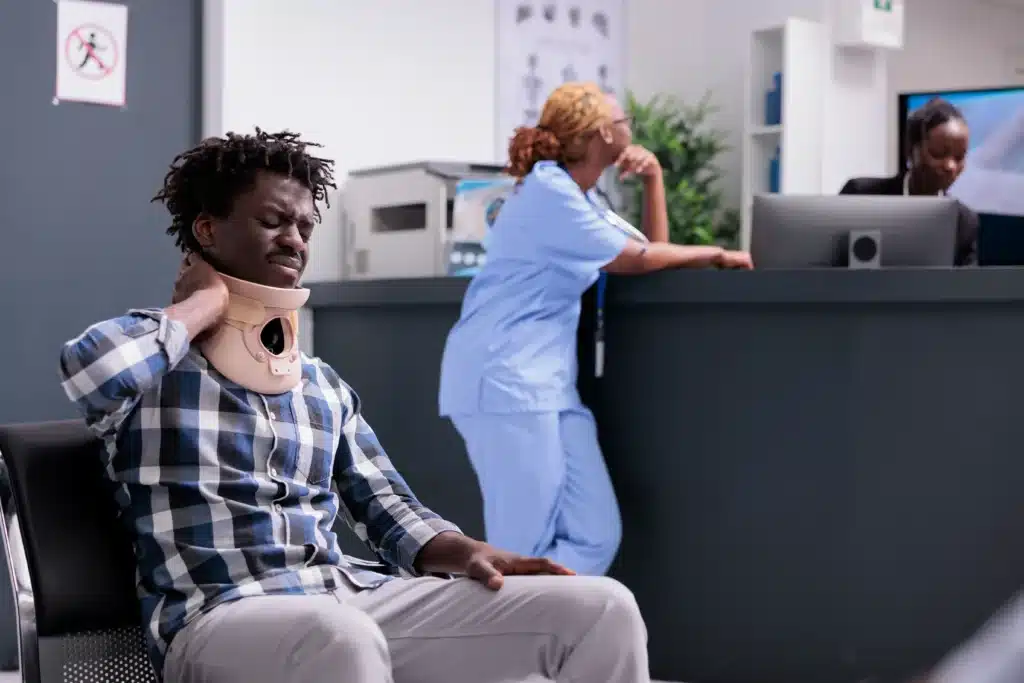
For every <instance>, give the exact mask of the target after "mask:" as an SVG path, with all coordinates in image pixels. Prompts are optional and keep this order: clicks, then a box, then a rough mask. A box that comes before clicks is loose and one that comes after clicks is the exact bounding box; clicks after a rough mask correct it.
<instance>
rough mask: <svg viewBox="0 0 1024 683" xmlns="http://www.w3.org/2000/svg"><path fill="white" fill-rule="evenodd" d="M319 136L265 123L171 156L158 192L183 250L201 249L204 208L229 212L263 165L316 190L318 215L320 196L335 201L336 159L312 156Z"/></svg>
mask: <svg viewBox="0 0 1024 683" xmlns="http://www.w3.org/2000/svg"><path fill="white" fill-rule="evenodd" d="M310 147H320V145H318V144H316V143H314V142H304V141H302V140H300V139H299V134H298V133H291V132H288V131H283V132H281V133H267V132H264V131H262V130H260V129H259V128H257V129H256V134H255V135H238V134H237V133H228V134H227V136H226V137H223V138H207V139H206V140H203V141H202V142H201V143H199V145H198V146H197V147H194V148H193V149H190V150H189V151H187V152H183V153H182V154H179V155H178V156H177V157H175V158H174V161H173V162H171V170H169V171H168V172H167V175H166V176H165V177H164V186H163V188H162V189H161V190H160V191H159V192H157V194H156V196H155V197H153V201H154V202H163V203H164V204H165V205H166V206H167V210H168V211H170V213H171V217H172V221H171V227H169V228H167V234H168V235H175V236H176V238H175V244H177V245H178V246H179V247H180V248H181V250H182V251H195V252H198V251H199V250H200V247H199V243H198V242H197V241H196V238H195V235H193V234H192V224H193V223H194V222H195V220H196V218H197V217H198V216H199V214H201V213H206V214H209V215H211V216H215V217H217V218H225V217H227V215H228V214H229V213H231V207H232V204H233V203H234V201H235V198H236V197H238V195H239V194H240V193H242V192H245V191H246V190H247V189H249V188H250V187H251V186H252V183H253V182H254V179H255V176H256V172H257V171H263V170H265V171H270V172H272V173H280V174H281V175H285V176H288V177H290V178H295V179H296V180H298V181H299V182H301V183H302V184H303V185H305V186H306V187H307V188H308V189H309V191H310V192H311V193H312V194H313V205H314V210H315V215H316V219H317V221H319V220H320V207H319V202H321V201H322V202H324V204H325V205H326V206H330V204H329V202H328V199H327V190H328V188H335V187H337V186H336V185H335V184H334V171H333V167H334V162H333V161H331V160H330V159H321V158H319V157H315V156H312V155H311V154H309V152H308V151H307V150H308V149H309V148H310Z"/></svg>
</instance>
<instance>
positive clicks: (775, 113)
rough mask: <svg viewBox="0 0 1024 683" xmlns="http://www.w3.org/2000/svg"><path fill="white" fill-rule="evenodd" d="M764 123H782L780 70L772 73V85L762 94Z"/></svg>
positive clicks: (767, 124) (774, 124)
mask: <svg viewBox="0 0 1024 683" xmlns="http://www.w3.org/2000/svg"><path fill="white" fill-rule="evenodd" d="M764 123H765V125H766V126H777V125H779V124H781V123H782V72H780V71H776V72H775V73H774V74H772V87H771V89H769V90H768V92H766V93H765V94H764Z"/></svg>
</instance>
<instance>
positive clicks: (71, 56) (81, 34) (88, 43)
mask: <svg viewBox="0 0 1024 683" xmlns="http://www.w3.org/2000/svg"><path fill="white" fill-rule="evenodd" d="M118 57H119V55H118V52H117V42H116V41H115V40H114V36H113V35H112V34H111V33H110V31H108V30H107V29H105V28H103V27H102V26H97V25H96V24H82V25H81V26H79V27H78V28H76V29H74V30H73V31H71V33H69V34H68V37H67V40H65V41H64V59H65V60H67V63H68V66H69V67H71V70H72V71H74V72H75V73H76V74H77V75H79V76H81V77H82V78H88V79H89V80H93V81H98V80H100V79H103V78H106V77H107V76H109V75H110V74H111V73H113V71H114V67H116V66H117V60H118ZM90 62H91V63H92V64H93V67H94V68H91V69H89V70H87V68H88V67H89V66H90Z"/></svg>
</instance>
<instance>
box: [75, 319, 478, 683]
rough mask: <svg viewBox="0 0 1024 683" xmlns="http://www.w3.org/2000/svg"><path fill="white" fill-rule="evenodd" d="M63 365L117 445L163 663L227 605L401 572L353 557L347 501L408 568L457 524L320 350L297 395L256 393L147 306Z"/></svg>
mask: <svg viewBox="0 0 1024 683" xmlns="http://www.w3.org/2000/svg"><path fill="white" fill-rule="evenodd" d="M61 375H62V379H63V388H64V391H65V392H66V393H67V395H68V397H69V398H70V399H71V400H72V401H73V402H74V403H75V404H77V405H78V407H79V409H80V410H81V411H82V412H83V413H84V414H85V418H86V422H87V423H88V425H89V427H90V428H91V429H92V431H93V432H94V433H95V434H96V435H98V436H99V437H100V438H102V439H103V441H104V442H105V445H106V456H105V460H106V462H105V465H106V473H107V476H108V477H109V478H110V479H111V480H112V481H113V482H114V483H115V484H117V499H118V504H119V506H120V510H121V515H122V518H123V519H124V520H125V521H126V522H127V524H128V525H129V526H130V528H131V529H132V531H133V532H134V541H135V551H136V557H137V560H138V580H139V597H140V600H141V603H142V618H143V624H144V626H148V628H146V632H147V638H148V642H149V649H150V656H151V658H152V660H153V664H154V667H155V669H156V671H157V672H158V673H160V672H162V670H163V660H164V657H165V655H166V652H167V648H168V646H169V645H170V642H171V640H172V639H173V638H174V635H175V633H177V632H178V631H179V630H180V629H181V628H182V627H184V626H185V625H186V624H187V623H188V622H189V621H190V620H191V619H193V618H194V617H196V616H197V615H199V614H200V613H202V612H204V611H207V610H210V609H212V608H213V607H215V606H216V605H218V604H221V603H223V602H227V601H229V600H235V599H238V598H241V597H244V596H249V595H269V594H281V593H323V592H327V591H330V590H332V589H334V588H335V587H336V586H337V585H338V582H339V580H341V576H340V575H339V574H342V575H344V577H346V578H347V579H348V580H349V581H350V582H351V583H352V584H354V585H356V586H357V587H363V588H370V587H374V586H377V585H379V584H381V583H382V582H384V581H387V580H389V578H391V577H388V576H385V575H383V574H380V573H377V572H373V571H370V570H367V569H365V568H359V567H358V566H357V565H356V564H354V563H353V561H352V560H350V559H349V558H346V557H345V556H344V555H342V553H341V551H340V549H339V547H338V543H337V537H336V536H335V534H334V533H333V532H332V531H331V527H332V524H333V522H334V521H335V518H336V517H337V515H338V514H339V503H340V512H341V514H343V515H344V517H345V520H346V521H347V522H348V524H349V526H350V527H351V528H352V529H353V530H354V531H355V532H356V534H357V535H358V536H359V537H360V538H361V539H362V540H363V541H364V542H365V543H366V544H367V545H369V547H370V548H371V549H372V550H373V551H374V552H375V553H376V554H377V555H378V556H379V557H380V558H381V559H383V560H384V561H385V562H386V563H388V564H390V565H392V566H394V567H396V568H398V569H400V570H402V571H404V572H408V573H410V574H415V573H416V572H415V569H414V568H413V563H414V561H415V559H416V555H417V553H418V552H419V551H420V549H421V548H422V547H423V546H424V545H425V544H426V543H427V542H428V541H429V540H430V539H432V538H433V537H434V536H436V535H437V534H438V533H440V532H442V531H458V529H457V527H455V526H454V525H452V524H450V523H448V522H446V521H444V520H443V519H441V518H440V517H438V516H437V515H436V514H434V513H433V512H431V511H430V510H428V509H427V508H425V507H424V506H423V505H421V504H420V503H419V501H417V500H416V498H415V496H414V495H413V493H412V491H410V489H409V487H408V485H407V484H406V483H405V481H403V479H402V477H401V476H400V475H399V474H398V472H397V471H395V468H394V466H393V465H392V464H391V462H390V460H389V459H388V457H387V455H386V454H385V453H384V450H383V449H382V448H381V446H380V444H379V443H378V441H377V438H376V437H375V436H374V433H373V431H372V430H371V429H370V426H369V425H368V424H367V423H366V421H365V420H364V419H363V417H362V415H361V414H360V410H359V399H358V397H357V396H356V395H355V393H354V392H353V391H352V389H350V388H349V387H348V386H347V385H346V384H345V383H344V382H342V380H341V379H340V378H339V377H338V375H337V374H336V373H335V372H334V371H333V370H332V369H331V368H330V367H329V366H328V365H326V364H325V363H322V362H321V361H320V360H319V359H315V358H309V357H307V356H305V355H303V357H302V382H301V384H300V385H299V386H298V387H297V388H296V389H294V390H293V391H291V392H288V393H285V394H281V395H276V396H267V395H262V394H257V393H254V392H252V391H248V390H246V389H243V388H242V387H240V386H238V385H237V384H234V383H232V382H230V381H229V380H227V379H226V378H224V377H223V376H222V375H220V374H219V373H218V372H217V371H216V370H215V369H213V368H212V367H211V366H210V365H209V364H208V363H207V361H206V359H205V358H204V357H203V356H202V355H201V354H200V353H199V352H198V350H196V349H192V348H190V346H189V342H188V333H187V330H186V329H185V326H184V325H183V324H182V323H180V322H176V321H172V320H170V319H169V318H167V317H166V316H165V315H164V314H163V313H162V312H161V311H159V310H135V311H130V312H129V313H128V314H127V315H125V316H123V317H120V318H116V319H113V320H108V321H105V322H101V323H98V324H96V325H94V326H92V327H90V328H89V329H87V330H86V331H85V332H84V333H83V334H82V335H81V336H79V337H77V338H76V339H73V340H71V341H69V342H68V343H67V344H65V346H64V348H63V351H62V353H61ZM332 480H333V483H334V485H333V486H332Z"/></svg>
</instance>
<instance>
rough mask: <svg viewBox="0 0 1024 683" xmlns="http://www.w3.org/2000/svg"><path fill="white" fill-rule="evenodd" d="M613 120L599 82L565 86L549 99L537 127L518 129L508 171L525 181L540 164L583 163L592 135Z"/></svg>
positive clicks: (509, 145)
mask: <svg viewBox="0 0 1024 683" xmlns="http://www.w3.org/2000/svg"><path fill="white" fill-rule="evenodd" d="M611 120H612V107H611V102H609V100H608V96H607V95H606V94H605V93H604V92H603V91H602V90H601V88H600V87H598V85H597V84H596V83H565V84H563V85H561V86H559V87H558V88H556V89H555V91H554V92H553V93H551V95H550V96H549V97H548V99H547V102H545V103H544V109H543V110H542V111H541V114H540V120H539V121H538V122H537V125H536V126H522V127H520V128H517V129H516V132H515V135H513V136H512V139H511V140H510V141H509V144H508V166H507V167H506V168H505V172H506V173H508V174H509V175H511V176H513V177H516V178H523V177H525V176H526V175H527V174H529V173H530V171H531V170H533V167H534V165H535V164H536V163H537V162H538V161H557V162H559V163H563V164H570V163H573V162H577V161H581V160H582V159H583V157H584V156H586V153H587V143H588V142H589V141H590V137H591V135H593V133H595V132H596V131H597V130H598V128H600V127H601V126H602V125H603V124H606V123H609V122H611Z"/></svg>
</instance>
